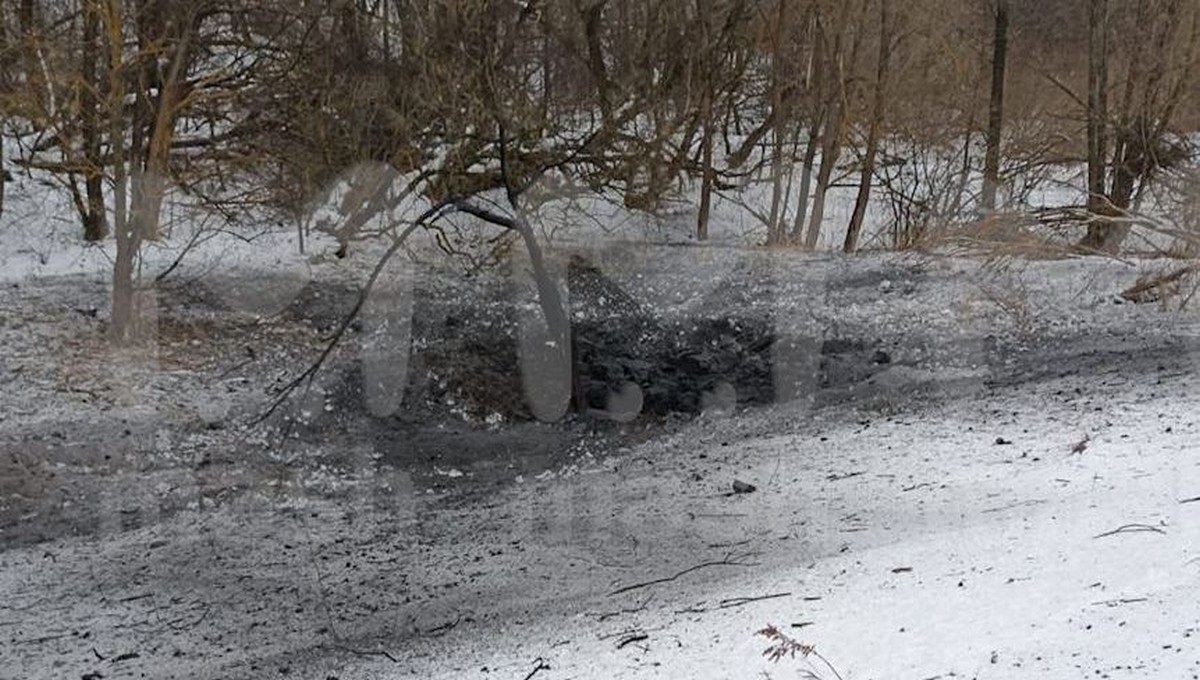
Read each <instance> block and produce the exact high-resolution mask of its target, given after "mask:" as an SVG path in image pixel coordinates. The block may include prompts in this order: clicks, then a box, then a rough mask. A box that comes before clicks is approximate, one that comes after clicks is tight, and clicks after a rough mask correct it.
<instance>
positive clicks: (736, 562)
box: [609, 554, 758, 596]
mask: <svg viewBox="0 0 1200 680" xmlns="http://www.w3.org/2000/svg"><path fill="white" fill-rule="evenodd" d="M751 556H752V554H745V555H739V556H737V557H733V556H730V555H726V556H725V557H724V558H722V559H720V560H716V561H713V562H702V563H700V564H697V565H695V566H692V567H688V568H687V569H684V570H683V571H680V572H678V573H676V574H673V575H671V576H664V577H663V578H656V579H653V580H650V581H644V582H642V583H634V584H633V585H628V586H624V587H621V588H617V589H616V590H614V591H612V592H611V593H609V595H610V596H611V595H620V594H621V593H628V592H629V591H631V590H637V589H639V588H648V587H650V586H656V585H660V584H663V583H670V582H671V581H674V580H676V579H678V578H681V577H683V576H687V575H688V574H690V573H692V572H694V571H700V570H701V569H708V568H710V567H754V566H758V565H757V564H754V563H751V562H745V561H744V560H745V559H746V558H747V557H751Z"/></svg>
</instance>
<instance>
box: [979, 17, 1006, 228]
mask: <svg viewBox="0 0 1200 680" xmlns="http://www.w3.org/2000/svg"><path fill="white" fill-rule="evenodd" d="M1008 5H1009V0H996V16H995V31H994V33H993V35H992V95H991V100H990V102H989V103H988V133H987V154H986V156H985V158H984V162H983V195H982V196H981V198H980V203H981V205H982V207H983V209H984V210H986V211H988V212H991V211H993V210H995V209H996V190H997V187H999V185H1000V137H1001V133H1002V132H1003V130H1004V79H1005V71H1006V70H1007V66H1008Z"/></svg>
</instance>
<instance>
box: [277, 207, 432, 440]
mask: <svg viewBox="0 0 1200 680" xmlns="http://www.w3.org/2000/svg"><path fill="white" fill-rule="evenodd" d="M447 205H448V204H447V203H446V202H442V203H438V204H437V205H435V206H433V207H432V208H430V209H428V210H426V211H425V212H424V213H422V214H421V216H420V217H418V218H417V219H416V220H414V221H413V223H412V224H410V225H408V227H406V228H405V229H404V231H402V232H400V235H399V236H397V237H396V239H395V241H394V242H393V243H392V245H391V246H390V247H389V248H388V249H387V252H385V253H384V254H383V256H382V257H380V258H379V261H378V262H377V263H375V268H374V269H373V270H372V271H371V275H370V277H368V278H367V283H366V285H365V286H363V289H362V291H361V292H360V293H359V294H358V300H356V301H355V303H354V307H352V308H351V309H350V312H349V313H348V314H346V317H345V318H344V319H342V323H341V325H339V326H338V328H337V330H336V331H334V333H333V336H332V337H330V338H329V341H328V344H326V346H325V349H324V350H322V351H321V354H320V355H319V356H317V360H316V361H314V362H313V363H312V364H311V365H310V366H309V367H308V368H307V369H305V370H304V372H303V373H301V374H300V375H298V376H296V377H295V378H294V379H293V380H292V381H291V382H289V383H288V384H286V385H284V386H283V389H282V390H280V393H279V395H278V396H277V397H276V398H275V399H274V400H273V401H272V402H271V405H270V407H268V408H267V410H266V411H265V412H264V413H263V414H262V415H260V416H259V417H258V418H257V419H256V420H255V421H254V424H255V425H258V424H261V423H262V422H263V421H265V420H266V419H267V418H270V417H271V416H272V415H273V414H274V413H275V411H277V410H278V409H279V407H280V406H282V405H283V403H284V402H285V401H287V399H288V397H290V396H291V395H292V393H293V392H295V391H296V389H297V388H299V387H300V386H301V385H303V384H304V383H305V382H310V383H311V381H312V379H313V378H314V377H315V376H316V375H317V372H318V371H320V370H321V367H322V366H324V365H325V361H326V360H327V359H328V358H329V355H331V354H333V350H335V349H336V348H337V346H338V345H339V344H340V343H341V340H342V337H343V336H345V335H346V331H347V330H348V329H349V328H350V326H351V324H353V323H354V320H355V319H356V318H358V314H359V312H361V311H362V308H363V306H364V305H366V304H367V299H368V298H369V297H370V295H371V289H372V288H374V287H375V282H376V281H377V280H378V279H379V277H380V275H381V274H383V270H384V268H385V267H386V266H387V263H388V262H389V261H390V260H391V259H392V257H394V256H395V255H396V253H398V252H400V248H401V247H402V246H403V245H404V242H405V241H406V240H408V237H409V236H410V235H412V233H413V232H414V231H416V230H417V229H418V228H420V227H422V226H424V225H425V224H426V223H427V222H428V221H429V220H432V219H433V218H435V217H437V215H438V214H439V213H441V212H442V210H444V209H445V208H446V206H447Z"/></svg>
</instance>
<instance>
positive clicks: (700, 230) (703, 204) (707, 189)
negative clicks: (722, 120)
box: [696, 84, 716, 241]
mask: <svg viewBox="0 0 1200 680" xmlns="http://www.w3.org/2000/svg"><path fill="white" fill-rule="evenodd" d="M712 98H713V92H712V88H711V86H710V85H709V84H706V85H705V91H704V104H703V112H702V114H701V116H702V117H703V122H702V127H701V133H700V134H701V137H700V145H701V151H700V163H701V165H702V168H701V171H702V172H703V176H702V177H701V180H700V210H699V212H698V214H697V216H696V240H697V241H707V240H708V218H709V214H710V213H711V212H712V194H713V184H714V183H715V182H716V172H715V170H714V168H713V102H712Z"/></svg>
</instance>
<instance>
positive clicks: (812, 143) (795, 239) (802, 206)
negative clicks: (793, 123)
mask: <svg viewBox="0 0 1200 680" xmlns="http://www.w3.org/2000/svg"><path fill="white" fill-rule="evenodd" d="M820 140H821V122H820V119H819V118H814V119H813V120H811V121H810V122H809V124H808V143H807V145H806V146H805V147H804V160H803V161H802V162H801V167H800V189H799V192H798V193H799V195H798V196H796V201H797V203H796V217H795V219H793V221H792V235H791V239H790V240H791V242H792V243H799V242H800V239H801V238H803V237H804V218H806V217H808V202H809V199H810V198H811V196H812V181H813V166H814V165H815V164H816V162H817V143H818V142H819V141H820Z"/></svg>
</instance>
